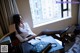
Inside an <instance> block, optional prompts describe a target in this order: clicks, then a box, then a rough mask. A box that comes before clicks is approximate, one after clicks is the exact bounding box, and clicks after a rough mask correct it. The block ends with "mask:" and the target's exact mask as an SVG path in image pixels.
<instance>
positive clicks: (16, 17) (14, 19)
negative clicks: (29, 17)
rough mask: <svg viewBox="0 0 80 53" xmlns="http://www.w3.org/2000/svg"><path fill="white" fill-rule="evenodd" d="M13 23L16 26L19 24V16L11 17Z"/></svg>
mask: <svg viewBox="0 0 80 53" xmlns="http://www.w3.org/2000/svg"><path fill="white" fill-rule="evenodd" d="M13 22H14V23H15V24H18V25H19V24H20V15H19V14H15V15H13Z"/></svg>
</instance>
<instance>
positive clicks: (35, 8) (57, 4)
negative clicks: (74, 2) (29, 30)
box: [29, 0, 71, 27]
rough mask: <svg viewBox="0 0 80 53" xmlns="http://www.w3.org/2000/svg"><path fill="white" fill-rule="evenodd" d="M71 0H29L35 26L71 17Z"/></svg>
mask: <svg viewBox="0 0 80 53" xmlns="http://www.w3.org/2000/svg"><path fill="white" fill-rule="evenodd" d="M70 1H71V0H29V3H30V9H31V15H32V20H33V26H34V27H37V26H41V25H44V24H48V23H52V22H56V21H59V20H63V19H66V18H70V17H71V4H70V3H68V2H70Z"/></svg>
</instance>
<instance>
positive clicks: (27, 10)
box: [16, 0, 78, 34]
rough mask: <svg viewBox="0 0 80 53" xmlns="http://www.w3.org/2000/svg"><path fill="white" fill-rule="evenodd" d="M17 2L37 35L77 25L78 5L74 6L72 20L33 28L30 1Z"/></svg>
mask: <svg viewBox="0 0 80 53" xmlns="http://www.w3.org/2000/svg"><path fill="white" fill-rule="evenodd" d="M16 1H17V5H18V8H19V11H20V14H21V16H23V18H24V22H28V23H29V25H30V27H31V29H32V30H33V32H35V33H36V34H38V33H40V32H41V31H42V30H45V29H51V30H59V29H64V28H66V27H67V26H69V25H73V24H76V23H77V14H78V12H77V7H78V6H77V4H72V18H70V19H66V20H63V21H59V22H55V23H51V24H48V25H44V26H41V27H37V28H33V24H32V18H31V13H30V6H29V0H16Z"/></svg>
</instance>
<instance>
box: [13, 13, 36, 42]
mask: <svg viewBox="0 0 80 53" xmlns="http://www.w3.org/2000/svg"><path fill="white" fill-rule="evenodd" d="M13 22H14V24H15V28H16V31H17V35H16V37H17V38H18V39H19V40H20V41H21V42H24V41H27V40H29V39H31V38H33V37H35V36H36V34H35V33H33V32H32V31H31V29H30V27H29V25H28V23H23V20H22V17H21V16H20V15H19V14H15V15H14V16H13Z"/></svg>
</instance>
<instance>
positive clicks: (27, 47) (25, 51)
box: [21, 36, 63, 53]
mask: <svg viewBox="0 0 80 53" xmlns="http://www.w3.org/2000/svg"><path fill="white" fill-rule="evenodd" d="M41 41H44V42H50V43H52V44H53V43H56V44H57V46H56V47H54V46H52V48H51V49H50V50H49V52H53V51H56V50H59V49H62V48H63V47H62V45H60V44H59V43H58V42H57V41H56V40H55V39H54V38H53V37H51V36H47V37H45V38H42V39H41ZM21 46H22V49H23V53H30V50H31V49H32V48H33V46H32V45H30V44H29V43H28V42H27V41H26V42H24V43H22V45H21Z"/></svg>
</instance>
